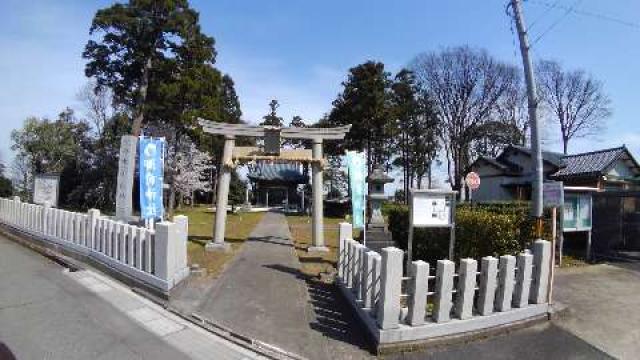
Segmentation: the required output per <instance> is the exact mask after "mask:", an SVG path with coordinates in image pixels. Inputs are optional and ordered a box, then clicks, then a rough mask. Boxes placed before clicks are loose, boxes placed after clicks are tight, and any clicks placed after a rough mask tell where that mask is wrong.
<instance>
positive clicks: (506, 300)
mask: <svg viewBox="0 0 640 360" xmlns="http://www.w3.org/2000/svg"><path fill="white" fill-rule="evenodd" d="M498 267H499V268H500V270H499V276H498V277H499V279H500V282H499V284H498V293H497V295H496V296H497V297H496V310H498V311H507V310H510V309H511V302H512V301H513V278H514V275H515V269H516V258H515V257H514V256H512V255H503V256H500V262H499V263H498Z"/></svg>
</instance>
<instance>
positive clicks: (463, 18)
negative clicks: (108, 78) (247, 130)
mask: <svg viewBox="0 0 640 360" xmlns="http://www.w3.org/2000/svg"><path fill="white" fill-rule="evenodd" d="M111 3H112V2H110V1H95V2H94V1H86V0H84V1H80V0H78V1H71V0H66V1H65V0H62V1H43V0H31V1H24V0H3V14H4V15H5V16H3V21H2V22H0V48H2V50H3V51H2V55H1V56H0V80H1V81H0V115H1V118H0V122H1V123H2V124H3V125H4V126H3V127H2V130H1V131H2V132H1V133H0V153H1V155H0V156H1V160H2V161H3V162H7V161H10V159H11V157H12V156H11V154H10V150H9V148H10V140H9V134H10V131H11V130H12V129H14V128H18V127H20V126H21V125H22V122H23V121H24V119H25V118H26V117H27V116H31V115H33V116H48V117H52V118H53V117H55V116H56V115H57V114H58V113H59V112H60V111H61V110H62V109H63V108H64V107H66V106H70V107H72V108H75V109H76V110H78V111H79V112H81V111H82V109H81V107H80V104H78V103H77V100H76V93H77V92H78V90H79V88H80V87H81V86H82V85H83V84H84V83H85V82H86V81H87V79H86V78H85V77H84V61H83V59H82V58H81V53H82V50H83V48H84V45H85V43H86V41H87V39H88V30H89V26H90V23H91V19H92V17H93V15H94V14H95V12H96V10H98V9H100V8H102V7H105V6H107V5H109V4H111ZM191 3H192V6H193V7H194V8H195V9H197V10H198V11H199V12H200V15H201V25H202V27H203V30H204V32H205V33H207V34H208V35H211V36H213V37H214V38H215V39H216V49H217V51H218V54H219V55H218V61H217V64H216V66H217V67H218V68H220V69H221V70H222V71H223V72H225V73H229V74H230V75H231V76H232V77H233V79H234V80H235V82H236V88H237V91H238V94H239V97H240V102H241V106H242V111H243V113H244V117H245V119H247V120H249V121H254V122H255V121H258V120H259V119H260V118H261V117H262V116H263V115H264V114H265V113H266V112H267V110H268V107H267V104H268V102H269V100H271V99H272V98H275V99H278V100H279V101H280V103H281V107H280V109H279V112H280V113H281V115H282V116H284V117H285V119H286V120H287V122H288V121H289V120H290V118H291V117H292V116H293V115H300V116H302V117H303V118H304V119H306V120H307V121H309V122H312V121H316V120H317V119H318V118H320V117H321V116H322V115H323V114H324V113H326V112H328V111H329V110H330V107H331V101H332V100H333V99H334V98H335V96H336V94H338V92H339V91H340V88H341V86H340V83H341V82H342V81H343V79H344V78H345V75H346V73H347V70H348V69H349V68H350V67H352V66H354V65H357V64H359V63H362V62H364V61H366V60H377V61H382V62H384V63H385V64H386V65H387V67H388V70H389V71H392V72H395V71H397V70H399V69H400V68H401V67H402V66H404V65H406V64H407V63H408V62H409V61H410V60H411V59H412V58H413V57H414V56H415V55H416V54H418V53H420V52H424V51H434V50H439V49H441V48H443V47H447V46H456V45H462V44H469V45H471V46H474V47H482V48H486V49H487V50H488V51H489V52H490V53H491V54H492V55H494V56H496V57H497V58H499V59H501V60H503V61H507V62H512V63H514V64H517V65H518V66H520V64H521V60H520V57H519V53H518V49H517V47H516V46H515V45H516V44H517V42H516V38H515V35H514V34H513V33H512V30H511V26H510V20H509V18H508V17H507V15H506V14H505V11H504V4H505V1H504V0H483V1H469V0H448V1H435V0H422V1H413V0H411V1H373V0H368V1H354V0H350V1H344V0H343V1H328V0H325V1H302V0H278V1H257V0H256V1H241V0H217V1H205V0H202V1H192V2H191ZM554 3H556V1H555V0H549V1H541V0H530V1H527V2H526V3H525V16H526V18H527V20H528V22H529V23H533V26H532V29H531V33H532V35H531V36H532V38H533V39H535V38H536V37H537V36H538V35H540V34H542V33H545V31H546V30H547V29H549V28H550V27H551V30H550V31H548V32H546V34H545V35H544V36H543V37H542V38H541V40H540V41H539V42H537V43H536V44H535V47H534V52H533V56H534V58H535V59H540V58H548V59H556V60H559V61H561V62H562V63H563V65H565V66H566V67H568V68H582V69H585V70H587V71H588V72H590V73H591V74H593V75H594V76H595V77H597V78H598V79H600V80H602V81H603V82H604V85H605V89H606V92H607V93H608V94H609V96H610V97H611V99H612V107H613V110H614V112H613V116H612V118H611V119H610V121H609V125H608V130H607V131H606V132H604V133H602V134H600V135H599V136H598V138H597V139H595V140H593V139H592V140H581V141H575V142H574V143H573V144H572V145H570V150H571V151H572V152H576V151H585V150H592V149H597V148H603V147H609V146H618V145H621V144H623V143H624V144H627V146H629V147H630V149H631V150H632V152H633V153H634V154H635V155H636V156H638V157H640V117H639V112H638V110H637V107H638V104H640V85H639V84H640V60H639V59H640V2H639V1H637V0H615V1H600V0H584V1H578V2H576V1H573V0H560V1H557V4H558V5H559V6H558V7H556V8H552V9H549V6H550V5H553V4H554ZM576 3H577V4H578V5H576V7H575V9H576V10H577V12H580V13H581V14H582V15H580V14H577V13H576V12H571V13H569V14H567V15H566V16H565V13H566V11H565V10H564V8H566V7H570V6H572V5H573V4H576ZM586 14H591V15H586ZM612 19H615V20H612ZM553 24H556V25H553ZM545 147H546V148H547V149H550V150H560V149H561V144H560V142H559V137H558V136H556V132H550V134H549V141H547V143H546V144H545Z"/></svg>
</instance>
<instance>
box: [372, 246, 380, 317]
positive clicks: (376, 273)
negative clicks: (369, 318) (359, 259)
mask: <svg viewBox="0 0 640 360" xmlns="http://www.w3.org/2000/svg"><path fill="white" fill-rule="evenodd" d="M374 253H375V255H373V275H372V278H373V294H372V295H373V299H372V300H371V301H372V303H371V308H372V309H377V308H378V302H379V301H378V300H379V299H380V273H381V272H382V256H380V254H378V253H377V252H374ZM373 314H374V316H375V315H377V314H376V312H375V311H374V312H373Z"/></svg>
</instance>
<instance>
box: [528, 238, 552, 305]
mask: <svg viewBox="0 0 640 360" xmlns="http://www.w3.org/2000/svg"><path fill="white" fill-rule="evenodd" d="M550 261H551V243H550V242H548V241H546V240H536V241H535V242H534V243H533V284H532V286H531V293H530V297H529V300H530V301H531V302H532V303H534V304H544V303H546V302H547V292H548V286H549V265H550V264H549V262H550Z"/></svg>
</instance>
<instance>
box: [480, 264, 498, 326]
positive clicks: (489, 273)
mask: <svg viewBox="0 0 640 360" xmlns="http://www.w3.org/2000/svg"><path fill="white" fill-rule="evenodd" d="M480 267H481V270H480V293H479V295H478V312H479V313H480V315H483V316H484V315H490V314H491V313H493V305H494V304H493V301H494V299H495V296H496V286H497V279H496V277H497V275H498V259H496V258H494V257H493V256H485V257H483V258H482V260H481V266H480Z"/></svg>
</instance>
